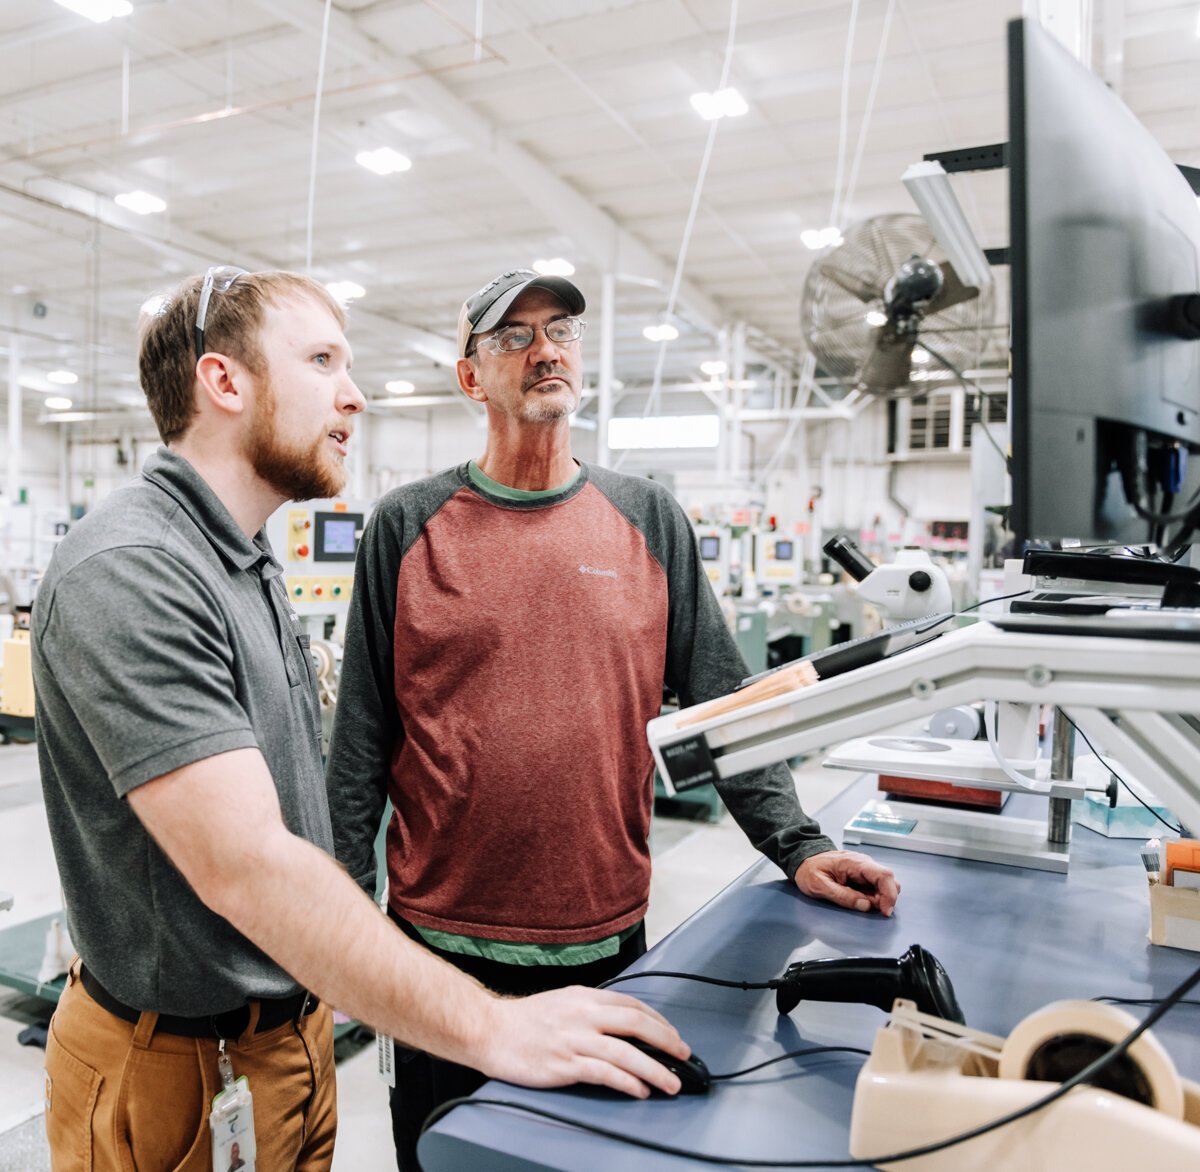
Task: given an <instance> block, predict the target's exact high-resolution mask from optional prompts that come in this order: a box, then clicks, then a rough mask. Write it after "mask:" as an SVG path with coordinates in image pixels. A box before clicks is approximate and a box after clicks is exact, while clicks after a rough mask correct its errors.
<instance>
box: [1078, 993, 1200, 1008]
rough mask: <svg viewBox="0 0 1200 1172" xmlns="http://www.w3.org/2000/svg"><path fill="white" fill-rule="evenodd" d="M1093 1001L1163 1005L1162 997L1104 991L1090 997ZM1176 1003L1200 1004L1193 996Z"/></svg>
mask: <svg viewBox="0 0 1200 1172" xmlns="http://www.w3.org/2000/svg"><path fill="white" fill-rule="evenodd" d="M1090 1000H1092V1001H1107V1002H1109V1004H1111V1005H1161V1004H1162V1000H1163V999H1162V998H1161V997H1111V996H1109V995H1108V994H1104V993H1102V994H1101V995H1100V996H1099V997H1092V998H1090ZM1175 1004H1176V1005H1200V1001H1197V1000H1196V999H1195V998H1193V997H1181V998H1180V999H1179V1000H1178V1001H1176V1002H1175Z"/></svg>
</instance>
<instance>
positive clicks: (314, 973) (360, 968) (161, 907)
mask: <svg viewBox="0 0 1200 1172" xmlns="http://www.w3.org/2000/svg"><path fill="white" fill-rule="evenodd" d="M344 325H345V319H344V315H343V313H342V311H341V309H340V308H339V306H338V305H337V304H336V302H334V301H333V300H332V298H331V297H330V296H329V294H328V292H327V291H326V290H325V289H324V288H323V287H322V286H320V285H318V284H317V283H316V282H314V281H311V280H309V279H308V278H305V277H300V276H297V275H295V274H290V273H280V272H275V273H258V274H252V273H246V272H243V271H242V270H240V269H233V268H214V269H210V270H209V271H208V273H207V274H205V276H204V277H203V278H201V277H194V278H191V279H190V280H187V281H185V282H184V283H183V284H182V285H181V286H180V287H179V288H178V289H177V290H176V291H175V293H174V294H173V295H172V296H171V297H170V298H168V299H165V301H164V303H163V306H162V308H161V310H160V312H158V313H156V314H154V315H153V316H149V317H147V318H146V319H144V320H143V322H142V330H141V354H140V371H141V379H142V385H143V388H144V390H145V392H146V398H147V401H148V404H149V406H150V410H151V413H152V414H153V416H154V420H155V423H156V425H157V427H158V430H159V433H160V435H161V436H162V438H163V441H164V443H165V445H166V446H165V447H163V448H161V449H159V451H158V452H157V453H156V454H155V455H154V456H152V457H151V458H150V459H149V460H148V461H147V463H146V465H145V468H144V469H143V472H142V475H141V477H140V478H139V479H138V480H137V481H135V482H134V483H132V484H131V485H129V486H127V487H126V488H123V489H121V490H119V491H118V492H116V493H114V494H113V495H112V496H111V497H110V498H109V499H108V500H106V501H105V502H104V503H103V504H101V505H100V506H99V507H98V508H97V509H96V510H94V512H92V513H91V514H90V515H89V516H87V517H85V518H84V519H83V520H82V521H81V522H80V523H79V524H78V525H76V526H74V527H73V528H72V530H71V532H70V533H69V534H68V535H67V537H66V538H65V539H64V540H63V541H62V543H61V544H60V545H59V547H58V549H57V551H56V553H55V556H54V559H53V562H52V564H51V566H50V569H49V571H48V573H47V575H46V577H45V579H44V581H43V582H42V584H41V587H40V589H39V591H38V594H37V599H36V604H35V606H34V612H33V638H34V676H35V683H36V688H37V719H38V750H39V760H40V764H41V770H42V780H43V788H44V791H45V798H46V811H47V815H48V818H49V822H50V830H51V836H52V839H53V842H54V849H55V856H56V858H57V861H58V866H59V873H60V875H61V878H62V885H63V890H64V892H65V896H66V902H67V910H68V916H69V920H70V926H71V934H72V937H73V939H74V941H75V943H76V945H77V946H78V948H79V952H80V957H81V959H80V960H77V961H76V962H75V963H74V964H73V965H72V967H71V971H70V976H69V981H68V985H67V988H66V990H65V991H64V994H63V997H62V1000H61V1002H60V1003H59V1006H58V1009H57V1011H56V1012H55V1015H54V1018H53V1020H52V1022H51V1027H50V1038H49V1043H48V1046H47V1051H46V1131H47V1135H48V1137H49V1140H50V1147H51V1151H52V1154H53V1161H54V1167H55V1168H56V1169H57V1170H58V1172H65V1170H72V1172H74V1170H77V1169H84V1168H104V1169H108V1168H118V1167H122V1168H123V1167H135V1166H136V1167H139V1168H174V1169H180V1170H182V1172H200V1170H201V1169H211V1168H212V1167H213V1166H214V1161H215V1162H217V1163H219V1162H220V1161H221V1159H224V1160H225V1161H228V1160H230V1159H231V1158H233V1157H232V1143H233V1142H234V1140H235V1139H236V1142H237V1144H238V1156H237V1158H238V1159H243V1158H246V1159H248V1158H249V1156H250V1155H251V1154H254V1153H256V1155H255V1159H256V1162H257V1164H256V1166H257V1167H259V1168H262V1169H268V1170H270V1172H281V1170H285V1169H304V1170H317V1169H327V1168H328V1167H329V1165H330V1162H331V1158H332V1150H333V1141H334V1131H335V1127H336V1109H335V1096H334V1085H333V1038H332V1024H331V1016H330V1011H329V1008H328V1004H327V1003H329V1002H332V1003H334V1004H336V1005H338V1006H339V1007H340V1008H342V1009H344V1010H346V1011H347V1012H348V1013H351V1014H353V1015H355V1016H356V1017H358V1018H360V1019H361V1020H363V1021H365V1022H367V1023H369V1024H371V1025H373V1026H376V1027H378V1028H380V1029H382V1030H386V1031H387V1032H389V1033H393V1034H396V1035H398V1036H399V1037H402V1038H405V1039H407V1040H408V1041H409V1042H410V1043H411V1044H412V1045H414V1046H419V1047H421V1048H422V1049H428V1050H431V1051H433V1052H434V1053H438V1054H441V1055H444V1056H445V1057H446V1058H448V1059H454V1060H457V1061H459V1062H466V1063H469V1064H471V1065H473V1066H479V1067H480V1068H481V1069H484V1070H488V1071H489V1072H490V1073H491V1074H494V1075H495V1076H497V1077H500V1078H506V1079H509V1080H510V1081H513V1082H521V1083H528V1084H530V1085H535V1086H553V1085H562V1084H565V1083H571V1082H594V1083H600V1084H603V1085H606V1086H609V1087H613V1088H615V1089H618V1090H622V1091H625V1092H627V1093H629V1094H633V1095H637V1096H639V1097H643V1096H645V1095H646V1094H648V1093H649V1089H648V1088H649V1085H653V1086H656V1087H658V1088H660V1089H662V1090H665V1091H668V1092H674V1091H676V1090H678V1089H679V1086H678V1080H677V1079H676V1078H675V1077H674V1076H673V1075H668V1074H665V1072H664V1068H663V1067H662V1066H661V1065H659V1064H658V1063H655V1062H653V1061H651V1060H649V1059H648V1058H647V1057H646V1055H645V1054H642V1053H641V1052H640V1051H638V1050H636V1049H635V1048H634V1047H633V1046H631V1045H628V1044H627V1043H625V1042H623V1041H620V1040H619V1036H621V1035H626V1036H628V1035H634V1036H637V1037H639V1038H641V1039H642V1040H644V1041H646V1042H649V1043H651V1044H653V1045H658V1046H663V1047H665V1048H667V1049H669V1050H670V1051H671V1052H672V1053H675V1054H678V1055H679V1056H681V1057H683V1056H685V1055H686V1054H687V1053H688V1049H687V1046H686V1045H684V1043H683V1042H682V1041H681V1040H680V1038H679V1036H678V1034H677V1033H676V1032H675V1031H674V1030H673V1029H672V1028H671V1026H670V1025H668V1024H667V1023H666V1022H665V1021H664V1020H663V1019H662V1018H661V1016H659V1015H658V1014H656V1013H654V1012H653V1011H652V1010H649V1009H647V1008H646V1007H645V1006H643V1005H642V1004H641V1003H640V1002H638V1001H636V1000H634V999H633V998H631V997H626V996H623V995H618V994H615V993H597V992H595V991H594V990H587V989H575V990H563V991H562V992H560V993H552V994H548V995H547V996H545V997H533V998H529V999H527V1000H524V1001H518V1000H501V999H499V998H497V997H495V996H494V995H493V994H491V993H489V992H488V991H487V990H485V989H484V988H483V987H482V986H481V985H480V984H479V983H478V982H476V981H474V980H472V979H470V978H469V977H467V976H464V975H463V974H462V973H460V972H459V971H457V970H456V969H454V968H453V967H451V966H449V965H447V964H445V963H443V962H442V961H440V960H438V959H437V958H436V957H433V956H431V955H430V954H429V953H428V951H426V950H424V949H421V948H419V947H417V946H415V945H413V944H412V943H411V942H410V941H409V940H408V939H407V938H406V937H405V936H404V935H403V933H401V932H399V931H397V930H396V928H395V927H394V926H392V925H391V924H389V923H388V921H387V919H386V918H385V917H384V916H382V915H380V913H379V910H378V908H376V907H375V906H374V905H373V903H372V901H371V900H370V899H368V898H366V897H365V896H364V895H363V894H362V892H360V891H359V890H358V889H357V887H356V886H355V885H354V883H353V882H352V880H351V879H350V878H349V877H348V876H347V875H346V874H345V872H344V871H343V870H342V869H341V868H340V867H339V866H338V865H337V864H336V863H335V862H334V860H333V859H332V858H331V857H330V853H331V851H332V832H331V828H330V823H329V812H328V808H327V806H326V799H325V787H324V780H323V777H322V772H321V758H320V731H321V730H320V715H319V708H318V704H317V698H316V691H315V688H314V678H313V668H312V663H311V660H310V658H309V655H308V653H307V648H306V640H305V639H304V638H303V637H302V636H301V635H300V633H299V630H298V624H297V619H296V616H295V614H294V613H293V612H292V610H291V607H290V606H289V605H288V602H287V598H286V595H285V592H284V590H283V586H282V582H281V578H280V575H281V572H282V571H281V567H280V566H279V564H278V563H277V562H276V561H275V559H274V557H273V556H272V554H271V550H270V547H269V546H268V544H267V541H266V537H265V535H264V533H263V525H264V523H265V522H266V519H267V517H268V516H269V515H270V514H271V513H272V512H274V510H275V509H276V508H278V507H279V506H280V505H281V504H282V503H283V502H285V501H287V500H289V499H300V498H308V497H320V496H332V495H335V494H336V493H338V492H339V491H340V490H341V488H342V486H343V484H344V481H345V472H344V470H343V466H342V464H343V459H344V457H345V455H346V445H347V443H348V441H349V439H350V435H351V432H352V431H353V417H354V416H355V415H357V414H358V413H359V412H361V411H362V410H363V408H364V406H365V402H364V399H363V396H362V395H361V393H360V392H359V390H358V388H357V387H356V386H355V385H354V382H353V381H352V380H351V377H350V364H351V355H350V348H349V346H348V345H347V342H346V339H345V336H344V334H343V327H344ZM613 1035H617V1036H616V1037H614V1036H613ZM243 1076H245V1077H246V1078H247V1079H248V1084H249V1091H250V1094H251V1095H252V1097H253V1106H252V1118H253V1125H254V1132H255V1133H256V1134H255V1135H249V1134H247V1130H246V1128H247V1116H248V1114H249V1112H248V1111H247V1110H246V1108H245V1106H244V1105H243V1107H242V1109H241V1111H240V1113H239V1114H238V1116H237V1119H236V1120H235V1119H234V1118H233V1117H232V1115H231V1116H230V1118H229V1119H228V1121H227V1122H228V1127H229V1134H225V1132H224V1128H225V1126H226V1123H224V1122H223V1123H222V1124H221V1127H220V1128H219V1129H218V1131H217V1133H216V1135H215V1139H210V1128H209V1120H208V1114H209V1105H210V1104H211V1103H212V1102H213V1097H214V1094H215V1093H216V1092H218V1091H220V1090H221V1089H222V1086H223V1085H224V1086H228V1085H229V1084H230V1080H232V1079H237V1080H240V1079H241V1078H242V1077H243ZM227 1101H228V1100H227ZM235 1122H236V1125H237V1126H236V1130H235V1128H234V1124H235ZM214 1142H215V1143H217V1144H218V1145H220V1146H218V1148H217V1151H216V1152H215V1153H214V1151H213V1143H214ZM243 1153H244V1154H245V1155H243Z"/></svg>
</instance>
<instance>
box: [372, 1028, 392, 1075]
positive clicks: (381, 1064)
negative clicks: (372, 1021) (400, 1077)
mask: <svg viewBox="0 0 1200 1172" xmlns="http://www.w3.org/2000/svg"><path fill="white" fill-rule="evenodd" d="M375 1069H376V1073H377V1074H378V1075H379V1078H380V1081H381V1082H384V1083H386V1084H387V1085H388V1086H389V1087H392V1088H395V1086H396V1043H395V1042H393V1041H392V1039H391V1038H389V1037H388V1036H387V1034H378V1033H377V1034H376V1035H375Z"/></svg>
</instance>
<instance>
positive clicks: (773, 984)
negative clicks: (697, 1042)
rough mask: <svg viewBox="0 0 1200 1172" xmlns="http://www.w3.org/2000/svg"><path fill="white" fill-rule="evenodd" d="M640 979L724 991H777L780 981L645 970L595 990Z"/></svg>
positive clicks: (604, 983) (609, 982) (616, 978)
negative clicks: (694, 984)
mask: <svg viewBox="0 0 1200 1172" xmlns="http://www.w3.org/2000/svg"><path fill="white" fill-rule="evenodd" d="M642 977H674V978H675V980H677V981H699V982H700V983H701V984H702V985H720V986H722V987H723V988H725V989H778V988H779V986H780V985H781V984H783V982H782V981H780V980H778V979H776V980H773V981H757V982H755V981H722V980H721V979H720V978H719V977H702V976H701V975H700V974H699V973H671V972H667V971H666V970H665V969H647V970H646V971H645V972H642V973H624V974H622V975H621V976H619V977H609V979H608V980H607V981H601V982H600V984H598V985H597V986H596V988H597V989H608V988H610V987H611V986H613V985H619V984H621V983H622V982H623V981H637V980H640V979H641V978H642Z"/></svg>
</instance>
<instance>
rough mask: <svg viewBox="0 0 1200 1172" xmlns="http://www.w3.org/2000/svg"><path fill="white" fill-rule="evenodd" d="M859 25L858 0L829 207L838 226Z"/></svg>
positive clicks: (854, 0) (831, 219)
mask: <svg viewBox="0 0 1200 1172" xmlns="http://www.w3.org/2000/svg"><path fill="white" fill-rule="evenodd" d="M857 27H858V0H852V2H851V4H850V27H849V28H848V29H847V30H846V60H845V61H844V62H843V64H842V111H841V116H840V119H839V123H838V125H839V129H838V153H837V172H836V174H835V176H834V180H833V204H832V205H831V206H830V209H829V223H830V224H831V225H832V226H833V227H835V228H836V227H837V226H838V225H839V224H840V222H841V220H840V216H841V203H842V172H843V171H844V169H845V165H846V141H847V139H849V137H850V133H849V121H850V73H851V68H852V66H853V62H854V31H855V29H856V28H857Z"/></svg>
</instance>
